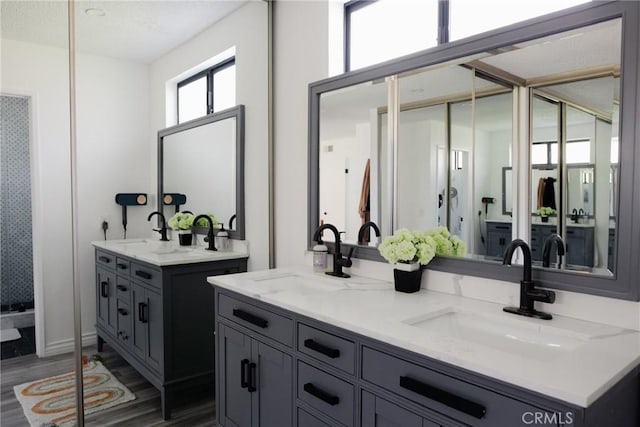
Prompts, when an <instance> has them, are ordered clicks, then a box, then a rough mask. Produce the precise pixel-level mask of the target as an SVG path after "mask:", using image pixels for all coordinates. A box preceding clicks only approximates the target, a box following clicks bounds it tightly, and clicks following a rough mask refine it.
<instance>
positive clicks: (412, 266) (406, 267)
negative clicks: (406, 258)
mask: <svg viewBox="0 0 640 427" xmlns="http://www.w3.org/2000/svg"><path fill="white" fill-rule="evenodd" d="M394 268H395V269H396V270H401V271H417V270H419V269H420V264H418V263H417V262H399V263H396V264H394Z"/></svg>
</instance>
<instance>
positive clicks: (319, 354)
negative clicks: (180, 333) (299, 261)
mask: <svg viewBox="0 0 640 427" xmlns="http://www.w3.org/2000/svg"><path fill="white" fill-rule="evenodd" d="M208 280H209V282H210V283H211V284H213V285H214V287H215V300H216V372H217V375H216V395H217V396H218V398H217V402H216V403H217V412H216V413H217V415H218V423H219V425H222V426H227V427H228V426H257V425H278V426H304V427H309V426H361V427H365V426H366V427H369V426H391V425H393V426H403V427H407V426H421V427H425V426H429V427H432V426H467V425H474V426H492V427H493V426H516V425H533V424H534V423H535V425H546V426H550V425H551V426H561V425H563V426H603V425H615V426H636V425H638V422H639V421H640V412H639V410H638V406H637V402H638V399H639V397H640V396H639V393H640V392H639V384H640V381H639V368H638V363H640V333H638V332H635V331H630V330H624V329H621V328H617V327H613V326H608V325H603V324H596V323H592V322H585V321H580V320H576V319H570V318H566V317H562V316H555V317H554V319H553V320H551V321H544V320H537V319H529V318H521V317H519V316H513V315H511V314H507V313H504V312H502V307H501V306H500V305H498V304H494V303H489V302H485V301H479V300H473V299H470V298H463V297H459V296H454V295H449V294H443V293H439V292H434V291H426V290H421V291H420V292H418V293H415V294H403V293H398V292H395V291H394V290H393V285H392V284H391V283H387V282H383V281H380V280H377V279H369V278H364V277H352V278H350V279H332V278H328V277H327V276H325V275H322V274H314V273H311V272H310V270H304V269H296V270H281V269H276V270H269V271H260V272H251V273H246V274H239V275H234V276H226V277H225V276H218V277H210V278H209V279H208Z"/></svg>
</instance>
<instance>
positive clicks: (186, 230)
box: [168, 212, 194, 246]
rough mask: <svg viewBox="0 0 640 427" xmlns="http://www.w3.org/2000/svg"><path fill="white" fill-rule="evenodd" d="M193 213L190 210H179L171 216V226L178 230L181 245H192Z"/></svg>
mask: <svg viewBox="0 0 640 427" xmlns="http://www.w3.org/2000/svg"><path fill="white" fill-rule="evenodd" d="M193 218H194V216H193V214H191V213H188V212H178V213H176V214H175V215H174V216H172V217H171V218H169V222H168V223H169V227H171V229H172V230H176V231H177V232H178V240H179V242H180V245H181V246H190V245H191V242H192V241H193V233H192V230H191V228H192V227H193Z"/></svg>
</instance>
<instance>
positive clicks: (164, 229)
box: [147, 211, 169, 242]
mask: <svg viewBox="0 0 640 427" xmlns="http://www.w3.org/2000/svg"><path fill="white" fill-rule="evenodd" d="M154 215H158V216H159V217H160V219H161V220H162V227H160V228H157V229H156V228H154V229H153V231H157V232H158V233H160V240H161V241H162V242H168V241H169V239H168V238H167V221H166V220H165V219H164V215H163V214H162V212H158V211H155V212H151V213H150V214H149V216H148V217H147V221H151V218H153V216H154Z"/></svg>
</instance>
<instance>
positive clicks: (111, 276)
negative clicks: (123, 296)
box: [96, 267, 118, 335]
mask: <svg viewBox="0 0 640 427" xmlns="http://www.w3.org/2000/svg"><path fill="white" fill-rule="evenodd" d="M117 321H118V311H117V306H116V275H115V273H114V272H113V271H107V270H105V269H104V268H100V267H98V268H96V322H97V323H98V324H99V325H100V326H101V327H103V328H104V329H105V330H106V331H108V332H109V333H111V334H113V335H116V328H117V326H116V325H117Z"/></svg>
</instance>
